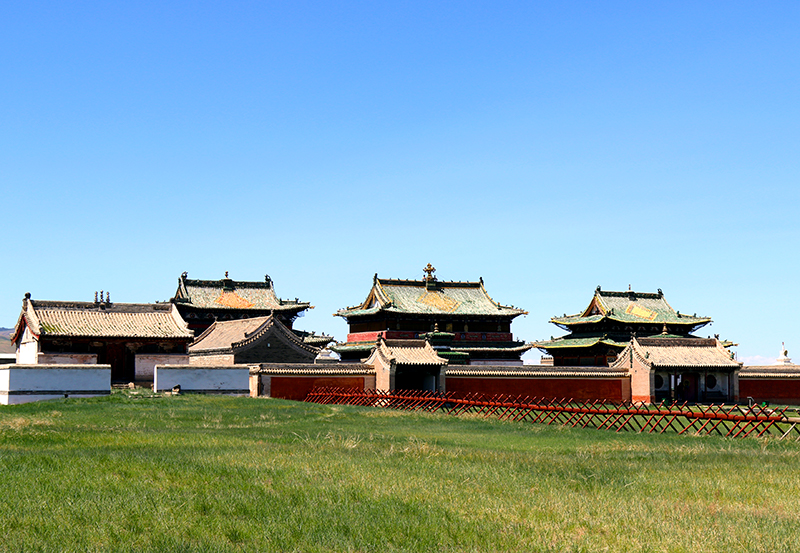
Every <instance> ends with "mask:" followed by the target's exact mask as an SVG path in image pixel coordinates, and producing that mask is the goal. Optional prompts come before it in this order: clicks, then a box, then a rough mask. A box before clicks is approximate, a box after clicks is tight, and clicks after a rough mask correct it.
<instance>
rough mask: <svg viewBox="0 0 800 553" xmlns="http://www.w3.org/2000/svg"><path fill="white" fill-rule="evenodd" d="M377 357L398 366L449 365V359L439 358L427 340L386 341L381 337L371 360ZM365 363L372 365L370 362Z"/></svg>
mask: <svg viewBox="0 0 800 553" xmlns="http://www.w3.org/2000/svg"><path fill="white" fill-rule="evenodd" d="M376 355H379V356H380V357H382V358H383V359H384V360H385V361H386V362H387V363H391V362H394V363H395V364H397V365H447V359H443V358H441V357H439V356H438V355H437V354H436V350H435V349H433V347H432V346H431V345H430V344H429V343H428V342H426V341H425V340H386V339H384V338H383V337H380V338H379V339H378V342H377V347H376V348H375V351H373V352H372V355H370V360H371V359H374V358H375V356H376ZM365 363H367V364H371V363H370V361H369V360H367V361H365Z"/></svg>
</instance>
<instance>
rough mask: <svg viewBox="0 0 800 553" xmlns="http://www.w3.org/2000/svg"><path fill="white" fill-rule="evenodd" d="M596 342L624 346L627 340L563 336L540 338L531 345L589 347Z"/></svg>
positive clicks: (541, 346)
mask: <svg viewBox="0 0 800 553" xmlns="http://www.w3.org/2000/svg"><path fill="white" fill-rule="evenodd" d="M597 344H603V345H607V346H611V347H619V348H624V347H625V345H626V344H627V342H624V341H623V342H620V341H617V340H614V339H613V338H609V337H608V336H605V335H603V336H587V337H572V336H564V337H562V338H554V339H553V340H542V341H539V342H535V343H534V344H533V345H534V346H535V347H537V348H541V349H546V350H551V349H566V348H590V347H593V346H596V345H597Z"/></svg>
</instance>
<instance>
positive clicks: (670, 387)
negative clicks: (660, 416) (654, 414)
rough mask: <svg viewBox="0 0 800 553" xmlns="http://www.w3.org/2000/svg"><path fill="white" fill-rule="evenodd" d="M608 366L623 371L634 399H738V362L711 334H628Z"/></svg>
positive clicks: (669, 401)
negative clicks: (645, 335) (619, 351)
mask: <svg viewBox="0 0 800 553" xmlns="http://www.w3.org/2000/svg"><path fill="white" fill-rule="evenodd" d="M611 368H613V369H619V370H627V371H628V376H629V377H630V383H631V401H633V402H637V403H639V402H640V403H658V402H662V401H665V402H667V403H671V402H673V401H677V402H679V403H683V402H687V403H726V402H736V401H738V400H739V372H740V370H741V368H742V363H740V362H739V361H736V359H734V355H733V352H731V351H729V350H728V349H727V348H726V346H725V344H724V343H722V342H720V341H719V340H717V339H716V338H709V339H705V338H671V337H663V336H655V337H651V338H636V337H634V338H631V340H630V342H629V343H628V344H627V345H626V346H625V348H624V349H623V350H622V352H621V353H620V354H619V355H618V356H617V358H616V360H615V361H614V362H613V363H612V364H611Z"/></svg>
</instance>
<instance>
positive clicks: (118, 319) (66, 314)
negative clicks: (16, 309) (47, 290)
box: [11, 292, 194, 382]
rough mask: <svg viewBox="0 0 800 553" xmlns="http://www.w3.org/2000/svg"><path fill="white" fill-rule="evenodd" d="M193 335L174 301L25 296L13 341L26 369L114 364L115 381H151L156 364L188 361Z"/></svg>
mask: <svg viewBox="0 0 800 553" xmlns="http://www.w3.org/2000/svg"><path fill="white" fill-rule="evenodd" d="M193 338H194V334H193V333H192V331H191V330H189V329H188V328H187V326H186V323H184V321H183V320H182V319H181V317H180V314H179V313H178V311H177V309H176V308H175V306H174V305H172V304H170V303H155V304H153V303H112V302H111V301H110V298H109V297H108V295H106V297H105V298H103V294H102V292H101V293H100V296H99V298H98V296H97V294H95V301H93V302H77V301H72V302H71V301H41V300H33V299H31V296H30V294H25V298H24V299H23V300H22V312H21V313H20V316H19V319H18V320H17V324H16V326H15V327H14V332H13V334H12V336H11V341H12V342H13V343H14V346H15V349H16V358H17V359H16V360H17V363H18V364H23V365H75V364H89V365H94V364H103V365H111V380H112V381H114V382H133V381H140V382H147V381H149V382H152V380H153V370H154V367H155V365H157V364H166V363H181V362H186V361H187V360H188V355H187V348H188V345H189V343H190V342H191V341H192V340H193Z"/></svg>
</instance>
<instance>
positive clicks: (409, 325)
mask: <svg viewBox="0 0 800 553" xmlns="http://www.w3.org/2000/svg"><path fill="white" fill-rule="evenodd" d="M435 270H436V269H434V268H433V267H432V266H431V264H430V263H429V264H428V266H427V267H426V268H425V269H424V272H425V276H424V277H423V279H422V280H399V279H385V278H378V275H377V273H376V274H375V276H374V278H373V281H372V288H371V289H370V291H369V293H368V294H367V298H366V299H365V300H364V301H363V302H362V303H361V304H359V305H356V306H354V307H348V308H346V309H340V310H339V311H338V312H337V313H335V314H334V316H338V317H342V318H344V319H345V320H346V321H347V323H348V325H349V327H350V329H349V333H348V335H347V342H346V343H344V344H337V345H335V346H332V348H331V349H333V350H334V351H336V352H337V353H338V354H339V355H340V356H341V358H342V361H344V362H348V361H349V362H355V361H359V360H361V359H364V358H367V357H369V356H370V354H371V353H372V352H373V350H374V349H375V348H376V344H377V342H378V340H379V339H384V340H386V341H387V343H391V342H392V341H393V340H414V339H417V340H422V339H425V338H428V339H429V340H430V339H432V343H434V345H437V344H438V343H439V342H441V340H442V338H446V340H444V341H446V342H449V347H440V350H441V351H440V352H439V354H438V355H439V357H442V358H446V359H448V360H449V361H450V363H451V364H457V363H469V364H472V365H475V364H491V365H521V364H522V361H521V360H520V355H522V353H524V352H525V351H527V350H528V349H530V348H531V347H533V346H532V345H531V344H526V343H525V342H522V341H516V340H514V338H513V335H512V334H511V321H512V320H513V319H514V318H515V317H518V316H519V315H525V314H527V312H526V311H525V310H523V309H519V308H517V307H509V306H505V305H501V304H499V303H497V302H496V301H494V300H493V299H492V298H491V297H490V296H489V294H488V293H487V292H486V288H484V285H483V279H482V278H481V279H479V281H478V282H452V281H451V282H445V281H440V280H438V279H437V278H436V276H434V271H435ZM431 333H433V334H431ZM429 334H431V336H428V335H429ZM439 345H441V344H439ZM420 347H422V346H420Z"/></svg>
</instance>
